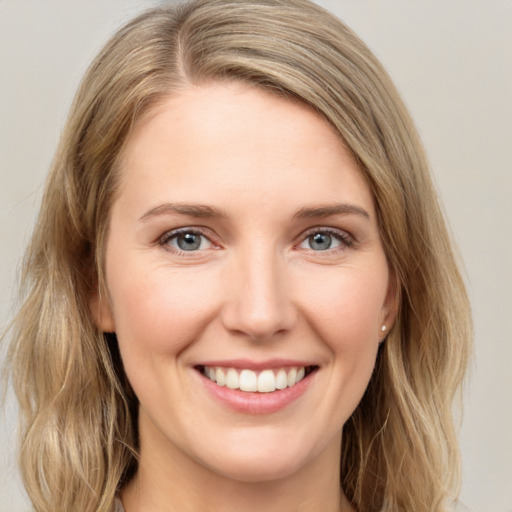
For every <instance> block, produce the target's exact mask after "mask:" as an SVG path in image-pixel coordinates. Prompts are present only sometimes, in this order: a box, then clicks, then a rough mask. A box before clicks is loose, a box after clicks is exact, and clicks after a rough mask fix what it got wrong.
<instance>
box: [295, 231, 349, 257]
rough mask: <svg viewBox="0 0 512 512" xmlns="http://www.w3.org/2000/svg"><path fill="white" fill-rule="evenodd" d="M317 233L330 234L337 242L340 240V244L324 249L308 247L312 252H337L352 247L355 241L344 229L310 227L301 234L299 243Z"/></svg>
mask: <svg viewBox="0 0 512 512" xmlns="http://www.w3.org/2000/svg"><path fill="white" fill-rule="evenodd" d="M317 234H322V235H330V236H332V237H333V238H334V239H336V240H337V241H338V242H340V246H339V247H334V248H332V249H325V250H323V251H315V250H314V249H311V248H310V249H308V250H310V251H312V252H314V253H322V252H323V253H327V254H332V253H333V252H334V253H337V252H339V251H344V250H346V249H348V248H350V247H353V246H354V243H355V240H354V238H353V237H352V236H351V235H349V234H348V233H347V232H346V231H342V230H339V229H334V228H312V229H309V230H308V231H306V233H304V234H302V235H301V241H300V242H299V245H300V244H302V243H304V242H306V241H307V240H308V238H310V237H312V236H314V235H317Z"/></svg>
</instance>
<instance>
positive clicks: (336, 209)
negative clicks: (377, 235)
mask: <svg viewBox="0 0 512 512" xmlns="http://www.w3.org/2000/svg"><path fill="white" fill-rule="evenodd" d="M173 213H177V214H179V215H187V216H189V217H197V218H208V219H212V218H213V219H225V218H227V214H226V213H225V212H223V211H222V210H220V209H219V208H215V207H214V206H208V205H206V204H186V203H164V204H161V205H158V206H155V207H154V208H151V209H149V210H148V211H147V212H146V213H144V215H142V217H141V218H140V219H139V220H141V221H145V220H147V219H149V218H151V217H156V216H160V215H169V214H173ZM350 214H351V215H354V214H355V215H359V216H361V217H364V218H366V219H370V215H369V213H368V212H367V211H366V210H364V209H363V208H361V207H359V206H356V205H353V204H332V205H322V206H314V207H310V206H305V207H303V208H301V209H300V210H299V211H298V212H297V213H295V215H294V216H293V218H294V219H312V218H323V217H329V216H331V215H350Z"/></svg>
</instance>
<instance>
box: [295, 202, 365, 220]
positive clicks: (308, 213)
mask: <svg viewBox="0 0 512 512" xmlns="http://www.w3.org/2000/svg"><path fill="white" fill-rule="evenodd" d="M354 214H355V215H359V216H361V217H364V218H366V219H368V220H369V219H370V214H369V213H368V212H367V211H366V210H365V209H363V208H361V207H360V206H356V205H354V204H344V203H340V204H330V205H325V206H323V205H322V206H315V207H307V206H306V207H304V208H301V209H300V210H299V211H298V212H297V213H296V214H295V215H294V216H293V217H294V218H295V219H311V218H322V217H329V216H330V215H354Z"/></svg>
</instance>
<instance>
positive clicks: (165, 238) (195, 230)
mask: <svg viewBox="0 0 512 512" xmlns="http://www.w3.org/2000/svg"><path fill="white" fill-rule="evenodd" d="M182 234H191V235H200V236H202V237H204V238H206V239H207V240H208V241H209V242H210V243H211V244H212V245H214V246H216V245H217V244H215V243H214V242H213V241H212V240H211V238H212V236H211V234H210V232H207V231H205V230H203V229H201V228H199V227H184V228H179V229H173V230H172V231H168V232H166V233H164V234H163V235H162V236H161V237H160V238H159V239H158V244H159V245H161V246H162V247H163V248H164V249H165V250H167V251H170V252H174V253H177V254H182V255H186V256H190V255H191V254H193V253H194V252H198V251H184V250H181V249H178V248H176V247H171V246H170V245H168V244H169V242H170V241H171V240H172V239H173V238H176V237H178V236H179V235H182Z"/></svg>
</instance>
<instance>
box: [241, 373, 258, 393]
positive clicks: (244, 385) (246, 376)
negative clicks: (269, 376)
mask: <svg viewBox="0 0 512 512" xmlns="http://www.w3.org/2000/svg"><path fill="white" fill-rule="evenodd" d="M240 389H241V390H242V391H258V377H257V375H256V373H255V372H253V371H252V370H242V371H241V372H240Z"/></svg>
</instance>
